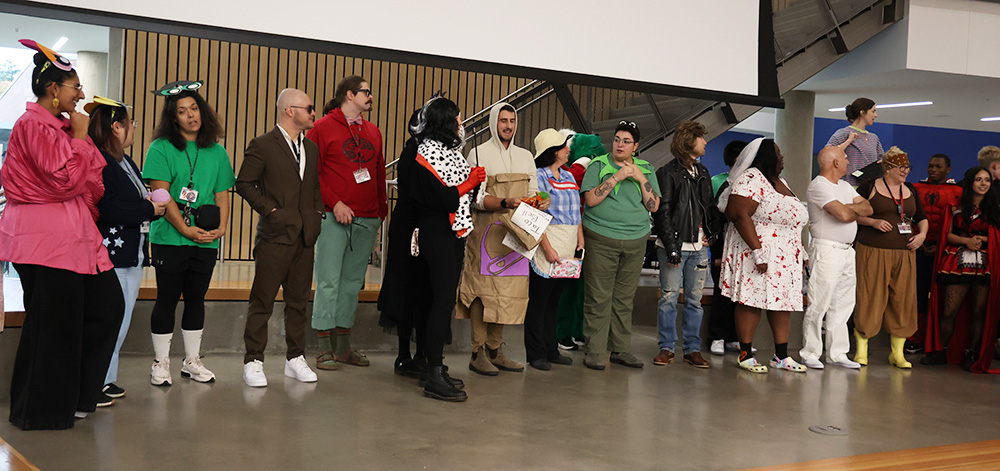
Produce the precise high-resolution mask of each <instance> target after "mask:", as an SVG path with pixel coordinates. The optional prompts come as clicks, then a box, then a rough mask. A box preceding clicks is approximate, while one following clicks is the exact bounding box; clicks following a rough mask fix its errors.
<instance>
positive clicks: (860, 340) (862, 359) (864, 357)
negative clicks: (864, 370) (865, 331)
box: [854, 330, 868, 366]
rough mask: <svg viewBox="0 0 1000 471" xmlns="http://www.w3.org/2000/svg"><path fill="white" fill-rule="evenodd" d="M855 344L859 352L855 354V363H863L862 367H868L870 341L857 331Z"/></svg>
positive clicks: (855, 332)
mask: <svg viewBox="0 0 1000 471" xmlns="http://www.w3.org/2000/svg"><path fill="white" fill-rule="evenodd" d="M854 343H855V344H856V345H857V352H855V353H854V361H856V362H858V363H861V366H868V339H866V338H864V337H862V336H861V334H859V333H858V331H857V330H855V331H854Z"/></svg>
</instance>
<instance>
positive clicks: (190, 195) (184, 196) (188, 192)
mask: <svg viewBox="0 0 1000 471" xmlns="http://www.w3.org/2000/svg"><path fill="white" fill-rule="evenodd" d="M181 201H187V202H188V203H194V202H195V201H198V190H192V189H190V188H188V187H184V188H181Z"/></svg>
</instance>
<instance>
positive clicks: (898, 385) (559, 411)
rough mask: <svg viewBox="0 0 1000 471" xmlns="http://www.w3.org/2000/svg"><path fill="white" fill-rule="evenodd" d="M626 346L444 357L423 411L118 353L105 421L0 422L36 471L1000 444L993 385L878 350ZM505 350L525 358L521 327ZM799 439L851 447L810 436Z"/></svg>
mask: <svg viewBox="0 0 1000 471" xmlns="http://www.w3.org/2000/svg"><path fill="white" fill-rule="evenodd" d="M636 331H637V332H636V335H635V336H634V338H633V345H634V351H635V352H636V353H638V354H641V355H640V356H641V357H643V358H644V359H646V361H647V366H646V368H645V369H642V370H633V369H629V368H625V367H621V366H618V365H611V366H609V368H608V369H607V370H605V371H603V372H596V371H591V370H588V369H585V368H584V367H583V366H582V365H581V364H580V362H581V360H582V354H581V353H579V352H571V353H570V354H571V356H572V357H573V358H574V361H575V362H576V364H575V365H573V366H568V367H559V366H558V365H557V366H555V367H554V369H553V370H552V371H549V372H542V371H536V370H533V369H531V368H528V369H527V371H526V372H524V373H501V375H500V376H499V377H495V378H488V377H483V376H478V375H474V374H472V373H471V372H469V371H468V370H467V368H466V361H467V357H466V356H465V355H464V354H462V355H459V354H453V355H450V356H449V358H447V359H446V363H449V364H450V365H451V367H452V371H453V372H454V373H455V376H458V377H461V378H463V379H465V381H466V383H467V388H466V390H467V391H468V393H469V397H470V398H469V401H468V402H466V403H461V404H451V403H444V402H440V401H435V400H431V399H426V398H424V397H423V396H422V394H421V390H420V389H419V388H418V387H417V385H416V382H415V381H414V380H410V379H405V378H402V377H399V376H395V375H393V374H392V359H393V355H391V354H388V353H374V354H370V355H369V357H370V358H371V360H372V366H371V367H369V368H356V367H349V366H344V367H342V368H341V370H339V371H334V372H325V371H324V372H319V375H320V381H319V382H318V383H314V384H311V385H310V384H302V383H298V382H296V381H294V380H291V379H288V378H285V377H284V376H283V375H282V371H283V370H282V368H283V359H282V357H280V356H276V355H272V356H269V357H268V359H267V362H266V366H265V371H266V372H267V374H268V378H269V380H270V386H268V387H267V388H266V389H253V388H248V387H246V386H245V385H244V384H243V382H242V380H241V373H242V365H241V364H242V356H241V355H239V354H210V355H207V356H206V357H205V363H206V364H207V365H208V366H209V367H210V368H212V369H213V370H214V371H215V372H216V374H217V375H218V376H219V378H220V379H219V381H218V382H216V383H215V384H199V383H193V382H191V381H189V380H184V379H182V378H180V375H179V362H180V358H176V359H175V361H174V363H175V364H174V367H173V370H174V371H173V373H174V381H175V382H174V385H173V386H172V387H169V388H159V387H155V386H150V385H149V384H148V382H147V378H148V371H149V364H150V359H149V358H148V357H147V356H145V355H130V356H125V357H123V359H122V369H121V373H120V377H121V378H122V379H121V381H119V384H120V385H122V386H123V387H125V388H126V389H128V396H127V397H125V398H123V399H121V400H119V402H118V403H117V404H116V405H114V406H113V407H110V408H106V409H102V410H98V411H97V412H96V413H94V414H91V415H90V416H89V417H87V418H86V419H85V420H81V421H78V422H77V424H76V427H75V428H74V429H72V430H68V431H58V432H48V431H33V432H22V431H20V430H18V429H16V428H14V427H13V426H12V425H10V423H8V422H7V421H6V420H3V421H0V437H3V438H4V439H5V440H7V441H8V442H9V443H10V444H11V445H12V446H13V447H14V448H16V449H17V450H18V451H20V452H21V453H22V454H24V456H25V457H27V458H28V459H29V460H30V461H31V462H33V463H34V464H35V465H37V466H39V467H40V468H41V469H43V470H62V469H74V470H90V469H93V470H161V469H162V470H167V469H181V468H186V469H226V470H228V469H233V470H236V469H239V470H272V469H281V470H299V469H324V468H325V469H352V470H353V469H392V470H395V469H440V470H451V469H455V470H459V469H470V468H478V469H489V470H493V469H501V470H503V469H573V470H580V469H587V470H590V469H671V470H687V469H691V470H714V469H720V470H721V469H741V468H749V467H755V466H764V465H773V464H782V463H792V462H799V461H806V460H814V459H823V458H832V457H840V456H849V455H857V454H863V453H871V452H879V451H889V450H899V449H909V448H916V447H925V446H932V445H943V444H953V443H961V442H968V441H976V440H986V439H996V438H1000V429H998V427H997V422H996V418H997V417H1000V401H997V400H996V397H997V387H998V386H1000V378H998V377H995V376H990V375H972V374H968V373H966V372H964V371H961V370H959V369H958V368H955V367H937V368H929V367H920V366H919V365H916V367H915V368H914V369H913V370H912V371H902V370H898V369H895V368H892V367H890V366H888V365H887V363H886V360H885V357H886V356H887V354H888V351H886V350H884V349H875V350H874V351H873V352H872V356H871V366H870V367H868V368H866V369H863V370H861V371H852V370H845V369H840V368H828V369H826V370H825V371H822V372H819V371H815V370H810V371H809V372H808V373H806V374H796V373H789V372H783V371H773V372H771V373H768V374H767V375H753V374H749V373H746V372H743V371H740V370H738V369H737V367H736V364H735V356H734V355H733V354H729V355H727V356H725V357H713V356H711V355H709V356H708V357H709V358H708V359H709V361H710V362H711V364H712V368H711V369H709V370H697V369H695V368H692V367H690V366H688V365H686V364H684V363H675V364H673V365H670V366H666V367H656V366H653V365H652V364H651V362H650V361H649V359H650V358H651V357H652V356H653V354H655V352H656V349H657V346H656V338H655V335H656V331H655V328H652V327H648V326H641V327H637V328H636ZM507 338H508V339H509V340H510V343H509V344H508V347H507V348H508V351H509V352H510V354H511V356H512V357H514V358H523V348H521V347H520V346H519V345H518V344H519V343H520V341H521V338H522V335H521V331H520V328H511V329H509V331H508V335H507ZM769 356H770V352H769V351H766V349H765V348H761V351H760V352H759V353H758V357H759V358H761V359H766V358H768V357H769ZM912 357H913V358H911V359H912V360H916V356H915V355H914V356H912ZM8 407H9V404H7V403H6V402H4V403H2V404H0V411H3V413H4V414H6V412H7V410H8ZM812 425H837V426H840V427H842V428H846V429H848V430H849V432H850V433H849V435H847V436H841V437H831V436H824V435H818V434H815V433H812V432H810V431H809V430H808V428H809V426H812Z"/></svg>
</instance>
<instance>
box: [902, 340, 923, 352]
mask: <svg viewBox="0 0 1000 471" xmlns="http://www.w3.org/2000/svg"><path fill="white" fill-rule="evenodd" d="M903 351H904V352H906V353H920V352H922V351H924V346H923V345H920V344H917V343H915V342H911V341H909V340H907V341H906V343H904V344H903Z"/></svg>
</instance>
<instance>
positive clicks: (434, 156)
mask: <svg viewBox="0 0 1000 471" xmlns="http://www.w3.org/2000/svg"><path fill="white" fill-rule="evenodd" d="M417 154H419V155H420V156H422V157H423V158H424V160H426V161H427V163H429V164H430V165H431V167H432V168H433V169H434V172H435V173H437V177H438V180H441V183H443V184H444V185H445V186H449V187H457V186H458V185H460V184H461V183H462V182H464V181H465V180H466V179H468V178H469V173H470V172H471V170H472V169H471V167H469V162H468V161H467V160H465V157H463V156H462V153H461V152H460V151H459V149H449V148H447V147H445V146H444V144H442V143H440V142H438V141H434V140H430V139H427V140H424V141H423V142H421V143H420V145H419V146H418V147H417ZM480 194H483V192H481V191H478V189H477V190H473V191H470V192H469V193H466V194H464V195H462V196H459V197H458V210H457V211H456V212H455V215H454V220H453V222H452V224H451V229H452V230H453V231H455V233H456V234H458V236H459V237H465V236H467V235H468V234H469V233H470V232H472V201H473V198H475V197H477V195H480Z"/></svg>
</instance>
